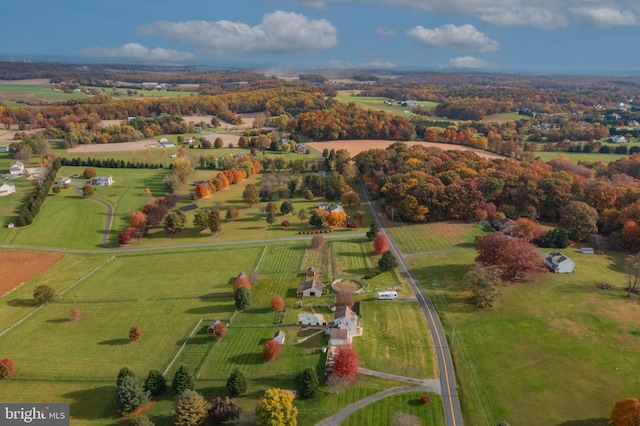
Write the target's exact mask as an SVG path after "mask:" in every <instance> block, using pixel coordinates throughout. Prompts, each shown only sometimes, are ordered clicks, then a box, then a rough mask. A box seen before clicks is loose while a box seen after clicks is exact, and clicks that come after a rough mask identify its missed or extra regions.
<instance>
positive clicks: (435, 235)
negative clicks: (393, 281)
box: [386, 222, 491, 254]
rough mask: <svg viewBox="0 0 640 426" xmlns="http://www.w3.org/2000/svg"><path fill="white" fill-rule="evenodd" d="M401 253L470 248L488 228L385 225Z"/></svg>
mask: <svg viewBox="0 0 640 426" xmlns="http://www.w3.org/2000/svg"><path fill="white" fill-rule="evenodd" d="M386 224H387V225H389V226H390V227H389V228H388V229H389V231H390V232H391V235H392V236H393V239H394V240H395V242H396V244H398V247H399V248H400V251H402V252H403V253H409V254H410V253H420V252H427V251H434V250H443V249H451V248H472V247H474V246H475V239H476V236H478V235H484V234H486V233H487V232H490V231H491V230H490V228H489V227H488V226H485V225H480V224H477V223H463V222H432V223H424V224H410V225H403V224H399V223H386Z"/></svg>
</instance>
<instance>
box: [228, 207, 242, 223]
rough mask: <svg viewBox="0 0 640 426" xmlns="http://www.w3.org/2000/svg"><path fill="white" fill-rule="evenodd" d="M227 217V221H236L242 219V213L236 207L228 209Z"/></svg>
mask: <svg viewBox="0 0 640 426" xmlns="http://www.w3.org/2000/svg"><path fill="white" fill-rule="evenodd" d="M225 217H226V218H227V220H236V219H237V218H239V217H240V211H239V210H238V209H237V208H235V207H229V208H228V209H227V213H226V214H225Z"/></svg>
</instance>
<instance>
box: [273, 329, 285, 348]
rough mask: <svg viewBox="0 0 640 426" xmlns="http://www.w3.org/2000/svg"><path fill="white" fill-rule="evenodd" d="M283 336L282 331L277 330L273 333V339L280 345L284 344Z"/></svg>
mask: <svg viewBox="0 0 640 426" xmlns="http://www.w3.org/2000/svg"><path fill="white" fill-rule="evenodd" d="M284 337H285V336H284V331H282V330H278V331H276V334H274V335H273V340H275V341H276V342H278V343H280V344H281V345H284Z"/></svg>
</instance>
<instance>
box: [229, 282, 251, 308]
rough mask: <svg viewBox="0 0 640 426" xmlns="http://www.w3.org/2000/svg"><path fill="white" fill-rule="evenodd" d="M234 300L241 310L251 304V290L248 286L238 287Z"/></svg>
mask: <svg viewBox="0 0 640 426" xmlns="http://www.w3.org/2000/svg"><path fill="white" fill-rule="evenodd" d="M233 298H234V301H235V303H236V309H238V310H241V309H244V308H245V307H247V306H249V305H251V291H249V289H248V288H246V287H243V286H241V287H238V289H237V290H236V292H235V294H234V295H233Z"/></svg>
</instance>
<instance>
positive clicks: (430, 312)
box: [360, 179, 463, 426]
mask: <svg viewBox="0 0 640 426" xmlns="http://www.w3.org/2000/svg"><path fill="white" fill-rule="evenodd" d="M360 186H361V188H362V194H363V196H364V198H365V200H366V203H367V205H368V206H369V210H370V211H371V214H372V215H373V217H375V218H376V220H377V221H378V223H379V224H380V230H381V231H383V232H384V233H385V234H386V235H387V239H388V240H389V250H391V252H392V253H393V255H394V256H395V258H396V260H397V261H398V266H399V267H400V270H401V271H402V273H403V275H404V276H405V278H406V279H407V281H408V282H409V285H411V288H412V289H413V292H414V294H415V295H416V298H417V299H418V303H420V306H421V307H422V311H423V312H424V315H425V317H426V318H427V323H428V324H429V329H430V330H431V337H432V338H433V343H434V345H435V350H436V358H437V359H438V370H439V373H440V386H441V389H442V402H443V405H444V416H445V420H446V423H447V426H462V424H463V421H462V411H461V410H460V400H459V398H458V390H457V386H456V378H455V374H454V370H453V362H452V361H451V352H450V351H449V345H448V343H447V337H446V336H445V334H444V330H443V329H442V324H441V323H440V318H439V317H438V314H437V312H436V309H435V307H434V306H433V304H432V303H431V300H430V299H429V297H428V296H427V293H426V292H425V291H424V288H423V287H422V285H421V284H420V282H419V281H418V279H417V278H416V276H415V275H414V274H413V271H411V269H410V268H409V265H408V264H407V262H406V260H405V257H404V256H403V255H402V252H401V251H400V250H399V249H398V246H397V245H396V243H395V241H394V240H393V237H392V236H391V234H390V233H389V232H386V230H385V227H384V222H383V221H382V218H381V217H380V214H379V213H378V211H377V210H376V209H375V208H374V206H373V204H371V200H370V199H369V194H368V192H367V189H366V188H365V187H364V183H363V182H362V179H360Z"/></svg>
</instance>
